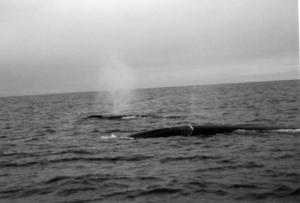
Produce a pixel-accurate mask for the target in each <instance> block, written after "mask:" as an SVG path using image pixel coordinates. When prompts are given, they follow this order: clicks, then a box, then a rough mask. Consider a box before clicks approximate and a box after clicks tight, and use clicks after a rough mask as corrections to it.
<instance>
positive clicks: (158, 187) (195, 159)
mask: <svg viewBox="0 0 300 203" xmlns="http://www.w3.org/2000/svg"><path fill="white" fill-rule="evenodd" d="M299 85H300V82H299V80H298V81H282V82H262V83H244V84H228V85H211V86H195V87H172V88H160V89H145V90H137V91H135V92H134V93H133V94H132V96H134V98H133V99H132V100H131V101H130V103H128V106H127V108H126V111H123V112H122V114H126V115H127V114H130V115H135V114H138V115H142V116H139V117H137V118H134V117H123V119H122V118H120V119H101V118H97V116H96V117H93V116H92V117H90V116H91V115H108V114H109V111H110V109H111V106H110V104H109V101H108V99H107V98H108V97H107V96H108V95H106V94H105V93H102V94H100V95H98V94H96V93H74V94H60V95H45V96H26V97H8V98H0V107H1V109H0V202H44V203H46V202H172V203H174V202H217V201H219V202H300V132H299V130H288V131H269V132H267V131H266V132H255V131H244V132H243V131H237V132H233V133H229V134H218V135H215V136H211V137H207V138H199V137H170V138H158V139H146V140H133V139H128V138H126V136H127V135H129V134H132V133H136V132H139V131H143V130H151V129H156V128H161V127H168V126H177V125H185V124H199V125H200V124H234V125H235V124H259V125H272V126H292V127H295V128H299V125H300V116H299V115H300V114H299V113H300V111H299V107H300V105H299V104H300V103H299V96H298V95H299V93H300V92H299V88H300V86H299ZM89 117H90V118H89Z"/></svg>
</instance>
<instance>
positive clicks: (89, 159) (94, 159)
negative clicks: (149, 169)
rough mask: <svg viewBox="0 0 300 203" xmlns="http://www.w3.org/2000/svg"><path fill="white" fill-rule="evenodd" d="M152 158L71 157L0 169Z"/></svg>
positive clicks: (6, 164)
mask: <svg viewBox="0 0 300 203" xmlns="http://www.w3.org/2000/svg"><path fill="white" fill-rule="evenodd" d="M151 158H153V157H152V156H143V155H136V156H132V157H123V156H116V157H71V158H61V159H54V160H40V161H29V162H24V163H15V162H3V163H1V164H0V167H28V166H32V165H46V164H51V163H61V162H63V163H66V162H78V161H81V162H99V161H100V162H101V161H105V162H117V161H144V160H148V159H151Z"/></svg>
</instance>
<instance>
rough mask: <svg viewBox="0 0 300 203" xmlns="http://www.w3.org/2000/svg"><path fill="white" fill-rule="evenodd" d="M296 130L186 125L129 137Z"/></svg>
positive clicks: (249, 126)
mask: <svg viewBox="0 0 300 203" xmlns="http://www.w3.org/2000/svg"><path fill="white" fill-rule="evenodd" d="M285 129H295V128H290V127H276V126H258V125H185V126H176V127H167V128H160V129H155V130H150V131H143V132H139V133H135V134H131V135H129V137H130V138H134V139H141V138H142V139H145V138H161V137H174V136H186V137H188V136H200V137H206V136H211V135H216V134H223V133H232V132H234V131H238V130H240V131H273V130H285Z"/></svg>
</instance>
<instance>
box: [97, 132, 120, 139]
mask: <svg viewBox="0 0 300 203" xmlns="http://www.w3.org/2000/svg"><path fill="white" fill-rule="evenodd" d="M115 138H117V136H116V135H115V134H113V133H111V134H110V135H104V136H101V139H115Z"/></svg>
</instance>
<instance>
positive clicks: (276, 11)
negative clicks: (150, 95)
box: [0, 0, 299, 96]
mask: <svg viewBox="0 0 300 203" xmlns="http://www.w3.org/2000/svg"><path fill="white" fill-rule="evenodd" d="M298 45H299V42H298V5H297V0H226V1H225V0H128V1H127V0H126V1H124V0H84V1H83V0H1V1H0V96H6V95H18V94H39V93H53V92H65V91H86V90H99V89H105V88H108V87H109V86H111V85H112V84H110V83H113V86H114V87H116V88H118V87H119V86H122V87H123V86H126V85H127V84H130V85H128V87H134V88H135V87H136V88H141V87H157V86H174V85H190V84H210V83H227V82H242V81H257V80H278V79H299V63H298ZM120 81H122V82H120ZM107 83H108V85H107Z"/></svg>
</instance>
